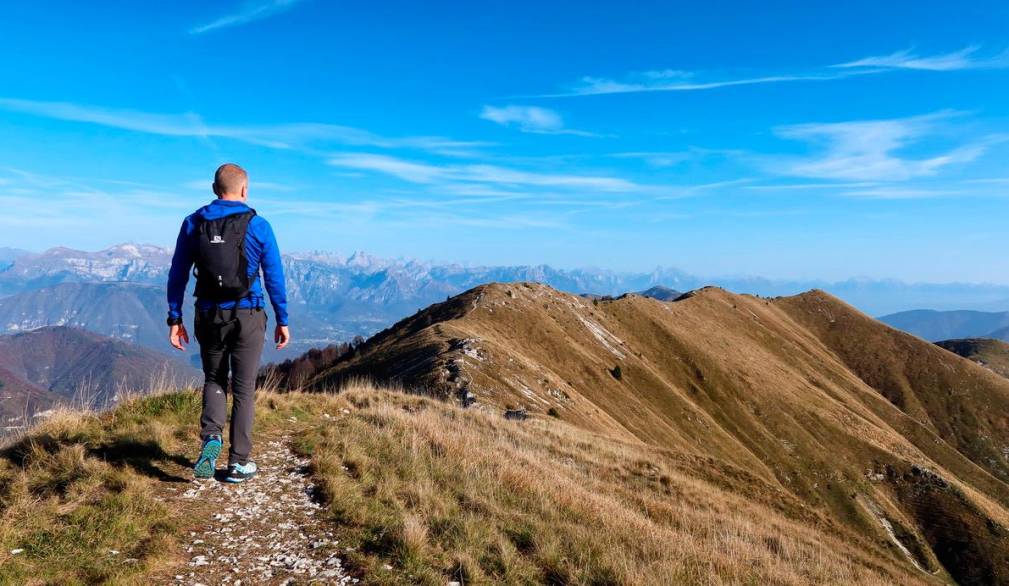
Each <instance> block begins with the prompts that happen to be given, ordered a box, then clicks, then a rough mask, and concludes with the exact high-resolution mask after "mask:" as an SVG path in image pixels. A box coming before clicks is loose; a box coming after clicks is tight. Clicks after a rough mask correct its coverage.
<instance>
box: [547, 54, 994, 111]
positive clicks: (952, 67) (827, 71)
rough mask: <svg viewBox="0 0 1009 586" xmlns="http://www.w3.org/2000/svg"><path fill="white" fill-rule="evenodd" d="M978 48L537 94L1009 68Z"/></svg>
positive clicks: (674, 73) (658, 75) (631, 80)
mask: <svg viewBox="0 0 1009 586" xmlns="http://www.w3.org/2000/svg"><path fill="white" fill-rule="evenodd" d="M979 51H980V47H978V46H976V45H971V46H968V47H964V48H963V49H960V50H958V51H953V52H950V53H942V54H937V55H928V56H919V55H916V54H914V53H912V51H911V50H910V49H906V50H903V51H897V52H894V53H891V54H889V55H879V56H871V57H864V58H862V59H857V60H854V61H849V62H847V63H840V64H836V65H831V66H829V67H824V68H820V69H819V70H813V71H809V72H799V73H783V74H777V75H757V76H750V77H736V78H728V79H711V80H701V79H700V77H701V76H700V75H699V74H698V73H696V72H689V71H681V70H673V69H665V70H658V71H644V72H637V73H631V74H629V75H627V76H626V77H625V78H624V79H622V80H621V79H613V78H608V77H595V76H585V77H582V78H581V80H579V82H578V83H576V84H574V85H573V86H571V87H569V88H568V89H566V90H565V91H561V92H557V93H551V94H540V95H537V96H534V97H539V98H565V97H576V96H597V95H607V94H631V93H645V92H694V91H705V90H714V89H719V88H726V87H735V86H748V85H760V84H774V83H792V82H802V81H830V80H837V79H843V78H848V77H854V76H862V75H876V74H881V73H885V72H888V71H893V70H897V69H914V70H925V71H958V70H964V69H1003V68H1007V67H1009V50H1006V51H1003V52H1002V53H999V54H996V55H993V56H990V57H981V56H979V55H978V52H979Z"/></svg>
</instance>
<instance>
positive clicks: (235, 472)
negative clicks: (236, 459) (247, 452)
mask: <svg viewBox="0 0 1009 586" xmlns="http://www.w3.org/2000/svg"><path fill="white" fill-rule="evenodd" d="M258 471H259V468H258V467H257V466H256V463H255V462H253V461H252V460H249V461H248V462H246V463H245V464H232V465H231V466H228V475H227V476H225V477H224V481H225V482H234V483H238V482H245V481H246V480H248V479H250V478H252V477H253V476H255V475H256V472H258Z"/></svg>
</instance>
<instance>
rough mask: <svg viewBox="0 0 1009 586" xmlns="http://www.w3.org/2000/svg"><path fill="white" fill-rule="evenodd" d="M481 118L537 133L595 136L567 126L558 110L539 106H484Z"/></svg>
mask: <svg viewBox="0 0 1009 586" xmlns="http://www.w3.org/2000/svg"><path fill="white" fill-rule="evenodd" d="M480 118H482V119H484V120H489V121H491V122H495V123H497V124H500V125H501V126H511V127H514V128H518V129H519V130H521V131H522V132H530V133H535V134H572V135H576V136H595V134H593V133H591V132H585V131H583V130H575V129H572V128H567V127H565V125H564V119H563V118H562V117H561V115H560V114H558V113H557V112H556V111H554V110H551V109H549V108H541V107H539V106H514V105H509V106H501V107H498V106H484V107H483V110H482V111H481V112H480Z"/></svg>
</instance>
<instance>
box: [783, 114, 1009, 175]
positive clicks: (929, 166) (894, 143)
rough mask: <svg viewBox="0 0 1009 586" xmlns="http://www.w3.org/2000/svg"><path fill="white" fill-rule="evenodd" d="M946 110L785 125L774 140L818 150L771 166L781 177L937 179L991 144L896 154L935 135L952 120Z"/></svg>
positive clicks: (986, 141)
mask: <svg viewBox="0 0 1009 586" xmlns="http://www.w3.org/2000/svg"><path fill="white" fill-rule="evenodd" d="M956 114H957V113H956V112H951V111H945V112H937V113H934V114H928V115H924V116H914V117H910V118H896V119H890V120H860V121H849V122H833V123H822V124H821V123H813V124H797V125H793V126H784V127H781V128H778V129H776V133H777V134H778V136H780V137H782V138H786V139H789V140H798V141H803V142H806V143H809V144H811V145H814V146H819V147H820V148H821V149H822V152H821V153H820V154H818V155H813V156H808V157H784V158H778V159H777V160H775V161H774V162H773V163H772V164H771V165H770V166H771V170H772V171H776V172H778V173H781V174H784V175H793V176H798V177H811V178H816V179H835V180H841V181H905V180H908V179H913V178H916V177H923V176H930V175H935V174H936V173H937V172H939V171H940V170H941V169H943V168H945V167H948V166H951V165H955V164H959V163H967V162H970V161H973V160H974V159H976V158H977V157H979V156H981V154H983V153H984V152H985V150H986V149H987V148H988V146H989V145H990V144H991V143H992V142H993V138H991V137H986V138H983V139H981V140H978V141H976V142H974V143H971V144H966V145H962V146H959V147H956V148H953V149H950V150H946V151H944V152H941V153H939V154H936V155H933V156H928V157H919V158H912V157H909V156H905V155H902V154H900V152H901V151H902V150H903V149H904V148H905V147H908V146H910V145H912V144H915V143H918V142H920V141H921V140H922V139H923V138H924V137H925V136H926V135H929V134H932V133H934V132H935V131H936V126H937V124H938V123H939V122H940V121H943V120H947V119H949V118H951V117H953V116H955V115H956Z"/></svg>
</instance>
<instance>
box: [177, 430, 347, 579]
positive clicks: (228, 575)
mask: <svg viewBox="0 0 1009 586" xmlns="http://www.w3.org/2000/svg"><path fill="white" fill-rule="evenodd" d="M254 459H255V461H256V464H257V465H258V466H259V472H258V474H257V475H256V477H255V478H253V479H252V480H249V481H247V482H244V483H242V484H227V483H224V482H220V481H218V480H214V479H207V480H195V481H193V484H192V487H191V488H189V489H187V490H184V491H181V490H180V491H178V493H177V495H176V496H172V497H171V498H170V501H172V504H174V505H175V506H174V507H173V508H174V509H175V510H176V511H177V512H178V513H179V514H185V513H186V510H187V508H188V509H193V508H194V507H193V505H192V504H191V503H195V502H197V501H202V502H203V503H209V504H210V505H211V509H212V511H214V512H211V513H208V514H207V518H206V522H205V523H204V524H203V526H202V528H201V529H196V530H194V531H190V533H189V543H188V545H187V546H185V551H186V552H187V553H188V555H189V556H190V559H189V562H188V566H187V567H186V569H185V570H179V571H177V574H176V575H175V576H174V582H173V583H174V584H177V585H183V584H185V585H192V586H196V585H198V584H202V585H205V586H211V585H214V586H216V585H228V586H244V585H249V584H271V585H272V584H285V585H286V584H355V583H357V581H358V580H357V579H356V578H352V577H350V576H348V575H347V574H346V572H345V570H344V568H343V566H342V560H341V559H340V550H339V549H338V546H339V543H338V542H337V541H335V540H334V539H333V533H332V531H331V530H330V528H329V526H328V523H327V522H325V521H324V520H323V519H321V518H320V511H321V509H322V507H321V505H319V504H318V503H316V502H315V501H314V500H313V499H312V491H313V489H314V486H313V485H312V483H311V482H310V480H309V478H308V476H307V473H306V470H307V466H308V463H309V462H308V460H306V459H302V458H299V457H298V456H296V455H295V454H294V453H293V452H291V450H290V448H289V447H288V446H287V443H286V442H285V441H269V442H266V443H265V444H261V445H260V446H258V448H257V450H256V453H255V455H254ZM201 508H203V507H201Z"/></svg>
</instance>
